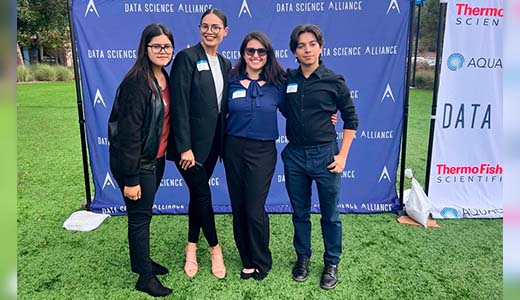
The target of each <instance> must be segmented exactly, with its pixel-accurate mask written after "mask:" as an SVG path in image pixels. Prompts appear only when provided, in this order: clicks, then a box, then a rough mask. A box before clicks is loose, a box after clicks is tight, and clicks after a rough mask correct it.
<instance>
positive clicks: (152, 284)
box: [135, 274, 172, 297]
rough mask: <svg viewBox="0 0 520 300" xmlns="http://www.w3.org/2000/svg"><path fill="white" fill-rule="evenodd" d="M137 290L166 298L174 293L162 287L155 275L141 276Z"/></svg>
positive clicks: (136, 285)
mask: <svg viewBox="0 0 520 300" xmlns="http://www.w3.org/2000/svg"><path fill="white" fill-rule="evenodd" d="M135 289H136V290H138V291H141V292H145V293H147V294H148V295H150V296H153V297H164V296H168V295H169V294H171V293H172V290H171V289H169V288H167V287H165V286H164V285H162V283H161V282H160V281H159V279H157V276H155V274H142V275H139V279H138V280H137V283H136V284H135Z"/></svg>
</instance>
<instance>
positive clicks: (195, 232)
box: [167, 8, 231, 278]
mask: <svg viewBox="0 0 520 300" xmlns="http://www.w3.org/2000/svg"><path fill="white" fill-rule="evenodd" d="M199 27H200V39H201V42H200V43H198V44H197V45H195V46H193V47H191V48H188V49H184V50H182V51H181V52H179V53H178V54H177V55H176V57H175V60H174V62H173V65H172V71H171V74H170V86H171V97H172V98H171V99H172V105H173V109H172V114H171V130H172V134H171V135H170V140H169V143H168V151H167V159H168V160H172V161H174V162H175V165H176V166H177V168H178V169H179V172H180V173H181V175H182V177H183V178H184V180H185V181H186V184H187V186H188V189H189V192H190V203H189V207H188V243H187V245H186V248H185V255H186V261H185V265H184V271H185V273H186V275H188V277H193V276H195V274H196V273H197V271H198V264H197V254H196V251H197V243H198V241H199V234H200V230H201V229H202V232H203V234H204V236H205V238H206V240H207V242H208V244H209V247H210V249H209V250H210V254H211V271H212V273H213V275H214V276H215V277H217V278H224V277H225V275H226V267H225V266H224V258H223V256H222V249H221V247H220V245H219V243H218V239H217V232H216V229H215V218H214V213H213V207H212V203H211V191H210V187H209V183H208V180H209V179H210V178H211V175H212V174H213V170H214V169H215V165H216V162H217V159H218V156H219V155H220V154H221V148H222V139H223V131H222V128H223V124H224V121H225V120H224V119H225V118H224V116H225V115H226V105H225V100H226V99H225V94H226V91H227V86H228V72H229V70H230V69H231V63H230V61H229V60H227V59H226V58H224V57H223V56H222V55H220V54H219V53H218V52H217V50H218V46H219V45H220V43H221V42H222V39H223V38H224V37H225V36H226V35H227V33H228V27H227V18H226V16H225V15H224V13H223V12H222V11H220V10H219V9H216V8H212V9H209V10H207V11H206V12H204V14H203V15H202V17H201V19H200V25H199Z"/></svg>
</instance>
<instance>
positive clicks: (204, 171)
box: [175, 119, 221, 247]
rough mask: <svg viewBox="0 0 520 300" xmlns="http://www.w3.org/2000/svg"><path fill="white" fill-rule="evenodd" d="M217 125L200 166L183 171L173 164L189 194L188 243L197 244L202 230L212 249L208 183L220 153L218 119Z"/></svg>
mask: <svg viewBox="0 0 520 300" xmlns="http://www.w3.org/2000/svg"><path fill="white" fill-rule="evenodd" d="M217 124H219V125H218V126H217V129H216V130H215V136H214V137H213V143H212V145H211V150H210V152H209V156H208V158H207V159H206V161H205V162H204V163H203V165H202V166H198V165H196V166H194V167H192V168H189V169H187V170H183V169H182V168H181V167H180V165H179V161H176V162H175V165H176V166H177V169H178V170H179V173H181V175H182V178H184V181H186V185H187V186H188V189H189V192H190V204H189V206H188V242H190V243H197V242H198V241H199V235H200V230H201V229H202V232H203V233H204V236H205V237H206V240H207V241H208V244H209V246H210V247H214V246H216V245H217V244H218V238H217V230H216V228H215V214H214V212H213V205H212V202H211V190H210V187H209V182H208V181H209V179H210V178H211V175H212V174H213V170H215V165H216V164H217V160H218V154H219V152H220V145H221V143H220V135H221V131H220V130H221V128H220V119H219V121H218V122H217Z"/></svg>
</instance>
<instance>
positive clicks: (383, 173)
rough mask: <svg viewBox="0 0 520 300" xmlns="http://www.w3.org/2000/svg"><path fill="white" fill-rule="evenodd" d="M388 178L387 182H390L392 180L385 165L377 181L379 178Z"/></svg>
mask: <svg viewBox="0 0 520 300" xmlns="http://www.w3.org/2000/svg"><path fill="white" fill-rule="evenodd" d="M383 179H385V180H388V182H390V183H392V180H390V174H388V169H387V168H386V166H385V167H384V168H383V172H381V176H379V181H378V183H380V182H381V180H383Z"/></svg>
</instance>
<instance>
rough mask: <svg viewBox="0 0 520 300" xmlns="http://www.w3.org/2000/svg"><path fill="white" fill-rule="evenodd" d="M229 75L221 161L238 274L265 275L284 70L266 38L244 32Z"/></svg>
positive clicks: (267, 269)
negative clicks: (269, 198) (268, 206)
mask: <svg viewBox="0 0 520 300" xmlns="http://www.w3.org/2000/svg"><path fill="white" fill-rule="evenodd" d="M240 55H241V58H240V59H239V60H238V62H237V65H236V66H235V68H233V71H232V72H231V75H230V80H229V90H228V100H227V103H228V115H227V120H226V124H227V126H226V137H225V142H224V156H223V158H224V166H225V169H226V179H227V184H228V190H229V196H230V199H231V206H232V209H233V232H234V236H235V243H236V245H237V248H238V252H239V254H240V259H241V260H242V265H243V269H242V271H241V272H240V277H241V278H242V279H249V278H254V279H257V280H262V279H264V278H265V277H266V276H267V274H268V272H269V271H270V270H271V265H272V259H271V251H270V250H269V217H268V215H267V213H266V212H265V208H264V205H265V201H266V198H267V194H268V192H269V187H270V185H271V179H272V178H273V173H274V169H275V165H276V147H275V140H276V139H277V138H278V123H277V118H278V117H277V112H276V111H277V109H278V108H280V107H281V106H282V102H283V99H284V92H285V89H284V87H285V84H284V80H285V78H284V71H283V69H282V67H281V66H280V64H279V63H278V61H277V60H276V57H275V52H274V49H273V47H272V45H271V42H270V40H269V38H268V37H267V36H266V35H265V34H263V33H261V32H251V33H249V34H247V35H246V36H245V38H244V40H243V41H242V45H241V46H240Z"/></svg>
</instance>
